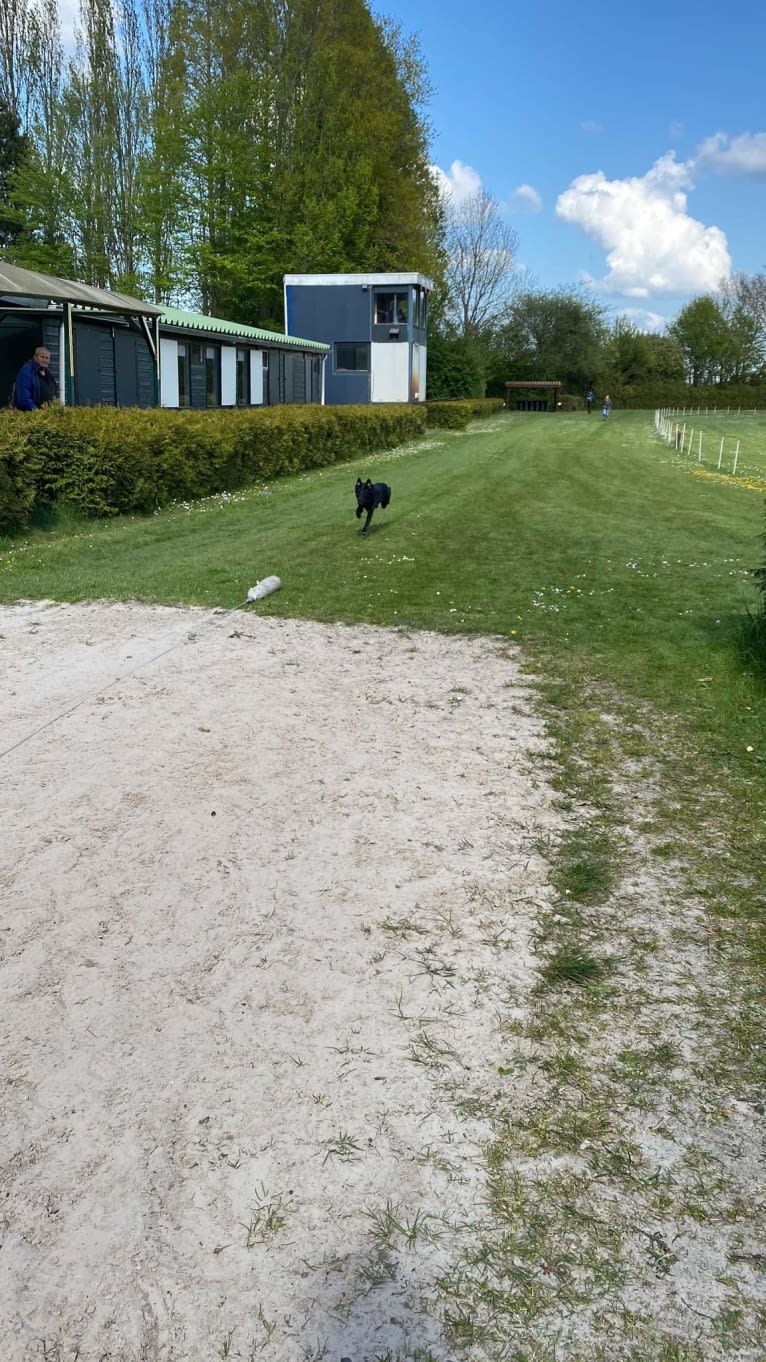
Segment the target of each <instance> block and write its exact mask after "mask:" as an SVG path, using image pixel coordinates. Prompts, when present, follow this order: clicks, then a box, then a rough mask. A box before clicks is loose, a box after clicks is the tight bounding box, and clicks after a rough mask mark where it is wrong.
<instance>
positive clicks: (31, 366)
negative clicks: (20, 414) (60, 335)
mask: <svg viewBox="0 0 766 1362" xmlns="http://www.w3.org/2000/svg"><path fill="white" fill-rule="evenodd" d="M50 364H51V352H50V350H48V349H47V347H46V346H44V345H38V347H37V349H36V350H35V354H34V359H28V360H27V362H26V364H22V366H21V368H20V369H19V372H18V373H17V375H16V382H15V384H14V387H13V405H14V406H15V407H17V408H18V410H19V411H39V409H40V407H44V406H45V404H46V402H55V401H56V400H57V399H58V395H59V385H58V383H57V382H56V380H55V378H54V377H53V374H52V373H51V369H50Z"/></svg>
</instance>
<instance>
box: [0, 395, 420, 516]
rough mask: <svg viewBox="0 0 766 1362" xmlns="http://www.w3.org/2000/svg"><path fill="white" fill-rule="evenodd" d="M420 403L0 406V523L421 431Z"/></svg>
mask: <svg viewBox="0 0 766 1362" xmlns="http://www.w3.org/2000/svg"><path fill="white" fill-rule="evenodd" d="M425 428H426V413H425V410H424V408H423V406H410V405H406V406H405V405H402V406H364V407H351V406H349V407H319V406H300V407H297V406H296V407H265V408H257V409H252V410H225V411H171V410H164V409H162V408H151V409H150V410H148V411H142V410H139V409H137V408H126V407H48V408H46V409H45V410H43V411H40V412H33V413H28V412H16V411H10V410H8V411H3V412H0V531H1V532H3V533H11V532H13V531H16V530H19V529H22V528H24V526H25V525H27V524H28V523H29V518H30V516H31V515H32V514H33V513H34V512H35V511H38V510H50V508H52V507H54V506H55V505H56V504H57V503H61V502H66V503H68V504H71V505H73V506H75V507H76V508H77V509H78V510H79V511H81V512H82V513H83V514H85V515H88V516H111V515H119V514H125V513H127V512H138V513H146V512H149V511H153V510H155V509H157V508H158V507H160V506H166V505H167V504H168V503H169V502H172V501H179V500H184V499H186V498H194V497H202V496H209V495H211V494H212V493H215V492H224V491H232V490H234V489H235V488H237V487H243V486H246V485H247V484H248V483H253V482H258V481H260V480H262V479H265V478H274V477H280V476H282V475H283V474H286V473H297V472H300V471H301V469H304V468H316V467H321V466H322V465H325V464H331V463H337V462H341V461H342V460H345V459H353V458H355V457H357V456H358V455H360V454H368V453H373V452H375V451H377V450H382V449H390V448H392V447H393V446H394V445H397V444H401V443H402V442H404V441H406V440H412V439H414V438H416V437H417V436H419V435H422V434H423V433H424V431H425Z"/></svg>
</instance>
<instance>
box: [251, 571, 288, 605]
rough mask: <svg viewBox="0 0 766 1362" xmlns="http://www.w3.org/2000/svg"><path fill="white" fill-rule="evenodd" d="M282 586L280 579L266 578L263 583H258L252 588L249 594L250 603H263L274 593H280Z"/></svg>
mask: <svg viewBox="0 0 766 1362" xmlns="http://www.w3.org/2000/svg"><path fill="white" fill-rule="evenodd" d="M281 585H282V583H281V581H280V580H279V578H278V577H264V578H263V581H261V582H256V584H255V586H251V588H250V590H249V591H248V593H247V599H248V600H249V601H261V600H263V597H264V596H270V595H271V593H272V591H279V588H280V587H281Z"/></svg>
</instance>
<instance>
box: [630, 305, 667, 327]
mask: <svg viewBox="0 0 766 1362" xmlns="http://www.w3.org/2000/svg"><path fill="white" fill-rule="evenodd" d="M618 315H619V316H620V317H627V319H628V321H629V322H632V323H633V325H634V326H635V328H636V330H637V331H649V332H652V333H655V332H658V331H659V332H660V333H661V332H663V331H664V330H665V327H666V326H667V324H668V319H667V317H663V316H662V315H661V314H660V313H659V312H650V311H649V310H648V309H647V308H645V307H621V308H620V310H619V314H618Z"/></svg>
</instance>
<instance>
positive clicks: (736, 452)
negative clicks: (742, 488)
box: [731, 440, 739, 477]
mask: <svg viewBox="0 0 766 1362" xmlns="http://www.w3.org/2000/svg"><path fill="white" fill-rule="evenodd" d="M738 458H739V440H737V448H736V449H735V451H734V467H733V468H732V470H731V474H732V477H736V473H737V459H738Z"/></svg>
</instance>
